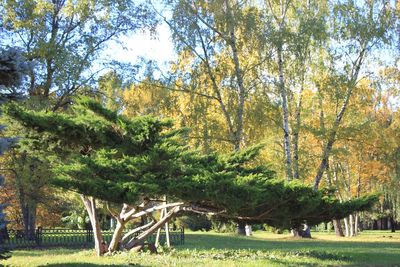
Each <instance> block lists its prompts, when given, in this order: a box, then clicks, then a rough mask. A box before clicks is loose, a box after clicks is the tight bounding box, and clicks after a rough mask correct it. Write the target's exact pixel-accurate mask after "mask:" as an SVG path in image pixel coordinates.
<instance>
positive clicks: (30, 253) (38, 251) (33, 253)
mask: <svg viewBox="0 0 400 267" xmlns="http://www.w3.org/2000/svg"><path fill="white" fill-rule="evenodd" d="M83 249H84V248H60V247H59V248H54V247H53V248H35V249H30V250H25V249H23V250H22V249H21V250H13V251H12V253H13V255H15V256H19V257H42V256H43V251H45V252H46V254H48V256H49V257H51V255H70V254H73V253H76V252H79V251H82V250H83Z"/></svg>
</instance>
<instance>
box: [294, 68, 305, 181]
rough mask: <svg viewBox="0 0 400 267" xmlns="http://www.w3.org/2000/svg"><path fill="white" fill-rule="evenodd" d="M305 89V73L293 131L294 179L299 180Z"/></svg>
mask: <svg viewBox="0 0 400 267" xmlns="http://www.w3.org/2000/svg"><path fill="white" fill-rule="evenodd" d="M303 88H304V73H303V74H302V81H301V88H300V92H299V101H298V102H297V105H296V127H294V129H293V178H294V179H299V178H300V175H299V133H300V125H301V105H302V94H303Z"/></svg>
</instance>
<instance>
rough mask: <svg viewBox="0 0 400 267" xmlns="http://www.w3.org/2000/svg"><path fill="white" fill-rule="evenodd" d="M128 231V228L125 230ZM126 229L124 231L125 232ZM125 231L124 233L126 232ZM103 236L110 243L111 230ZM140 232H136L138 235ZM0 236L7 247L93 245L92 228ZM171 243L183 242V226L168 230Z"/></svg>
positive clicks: (163, 236) (162, 240)
mask: <svg viewBox="0 0 400 267" xmlns="http://www.w3.org/2000/svg"><path fill="white" fill-rule="evenodd" d="M127 231H128V230H127ZM127 231H126V232H127ZM126 232H125V233H126ZM102 233H103V238H104V241H106V242H107V244H109V243H110V241H111V239H112V235H113V231H112V230H103V231H102ZM140 233H141V232H138V233H136V234H135V235H134V236H138V235H139V234H140ZM0 234H1V235H2V236H1V238H0V240H2V243H1V244H0V245H1V246H3V247H7V248H28V247H31V248H34V247H56V246H60V247H74V246H75V247H80V246H82V247H83V246H88V247H89V246H94V239H93V230H72V229H42V228H38V229H36V231H35V234H34V235H31V236H26V235H25V234H24V232H23V231H19V230H17V231H15V230H8V231H7V233H5V232H3V233H0ZM156 234H157V233H154V234H152V235H150V236H149V237H148V238H147V242H149V243H154V242H155V240H156ZM169 236H170V243H171V245H183V244H184V242H185V231H184V229H183V228H179V229H176V230H175V229H170V230H169ZM159 241H160V244H164V243H165V242H166V234H165V230H164V229H162V230H161V232H160V239H159Z"/></svg>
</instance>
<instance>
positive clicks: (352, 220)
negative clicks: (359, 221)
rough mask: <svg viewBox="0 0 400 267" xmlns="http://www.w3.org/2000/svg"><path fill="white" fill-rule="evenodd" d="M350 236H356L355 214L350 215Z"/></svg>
mask: <svg viewBox="0 0 400 267" xmlns="http://www.w3.org/2000/svg"><path fill="white" fill-rule="evenodd" d="M349 226H350V227H349V230H350V231H349V236H354V216H353V214H350V215H349Z"/></svg>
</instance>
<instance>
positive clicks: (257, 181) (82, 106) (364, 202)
mask: <svg viewBox="0 0 400 267" xmlns="http://www.w3.org/2000/svg"><path fill="white" fill-rule="evenodd" d="M5 113H6V114H8V116H10V117H11V118H13V119H15V120H18V121H19V122H21V124H22V125H24V126H25V127H27V128H29V129H34V130H35V131H37V132H39V133H46V136H48V138H49V140H52V142H57V144H58V149H56V150H55V152H54V155H53V156H52V161H51V162H52V163H51V165H52V172H53V173H54V178H53V183H54V184H55V185H57V186H59V187H62V188H65V189H68V190H73V191H76V192H79V193H81V194H83V195H86V196H92V197H95V198H97V199H102V200H106V201H110V202H114V203H128V204H130V205H137V203H141V202H143V200H144V199H154V198H160V197H161V196H164V195H165V196H168V198H169V199H172V200H176V201H180V202H182V203H183V204H182V209H183V210H189V211H194V212H200V213H208V214H213V215H214V216H216V217H219V218H221V219H224V220H234V221H242V222H252V223H266V224H268V225H271V226H274V227H278V228H297V227H299V226H300V225H301V224H303V223H307V224H309V225H315V224H318V223H321V222H324V221H330V220H331V219H333V218H337V219H339V218H343V217H345V216H347V215H349V214H350V213H352V212H354V211H359V210H365V209H368V208H370V207H371V206H372V205H373V204H374V203H375V202H376V200H377V196H365V197H361V198H358V199H355V200H351V201H347V202H342V203H341V202H339V201H338V200H337V199H335V198H334V196H333V192H332V191H331V190H320V191H314V190H313V189H312V188H311V187H309V186H306V185H303V184H301V183H299V182H296V181H294V182H285V181H283V180H282V179H279V178H277V177H275V174H274V172H273V171H271V170H269V169H268V168H266V167H265V166H256V165H255V164H254V163H252V160H253V159H254V158H255V157H256V156H257V154H258V152H259V151H260V149H262V146H261V145H259V146H255V147H251V148H249V149H247V150H243V151H241V152H237V153H232V154H229V155H220V154H217V153H213V154H209V155H203V154H201V153H200V152H199V151H197V150H193V149H190V148H189V147H188V145H187V142H186V138H185V137H186V131H187V130H186V129H178V130H176V129H172V127H173V123H172V121H171V120H160V119H157V118H154V117H150V116H142V117H136V118H127V117H124V116H122V115H120V114H118V113H116V112H112V111H110V110H107V109H105V108H104V107H102V106H101V105H100V104H99V103H97V102H94V101H93V100H90V99H86V98H85V99H79V100H77V102H76V103H75V104H74V105H73V107H72V109H71V110H70V111H69V112H68V113H63V114H62V113H45V112H33V111H28V110H25V109H23V108H21V107H19V106H17V105H16V104H10V105H8V106H7V108H6V109H5Z"/></svg>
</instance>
